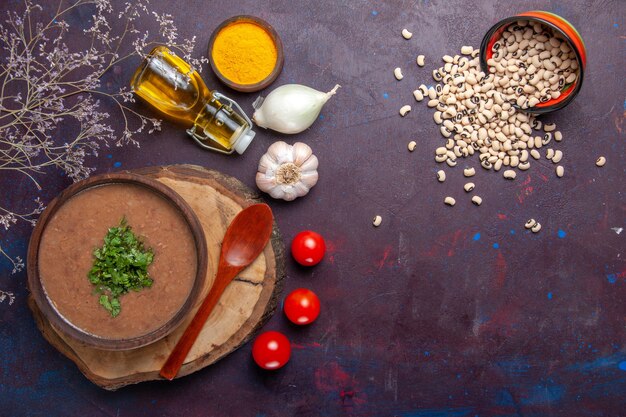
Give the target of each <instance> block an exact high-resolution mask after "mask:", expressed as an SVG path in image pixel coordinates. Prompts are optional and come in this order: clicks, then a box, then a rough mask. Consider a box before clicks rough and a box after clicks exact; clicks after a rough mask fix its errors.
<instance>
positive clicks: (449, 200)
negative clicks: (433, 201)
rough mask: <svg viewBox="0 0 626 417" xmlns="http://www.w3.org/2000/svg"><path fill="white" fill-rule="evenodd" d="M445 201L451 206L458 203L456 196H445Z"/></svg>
mask: <svg viewBox="0 0 626 417" xmlns="http://www.w3.org/2000/svg"><path fill="white" fill-rule="evenodd" d="M443 202H444V203H446V204H447V205H449V206H453V205H455V204H456V200H455V199H454V198H452V197H446V198H444V200H443Z"/></svg>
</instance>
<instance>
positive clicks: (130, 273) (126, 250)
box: [88, 217, 154, 317]
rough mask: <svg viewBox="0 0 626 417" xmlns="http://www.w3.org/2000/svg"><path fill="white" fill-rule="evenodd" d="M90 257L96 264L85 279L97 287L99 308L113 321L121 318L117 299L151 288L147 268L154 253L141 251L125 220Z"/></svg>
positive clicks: (137, 240)
mask: <svg viewBox="0 0 626 417" xmlns="http://www.w3.org/2000/svg"><path fill="white" fill-rule="evenodd" d="M93 256H94V258H95V261H94V264H93V267H92V268H91V271H89V274H88V278H89V281H90V282H91V283H92V284H93V285H95V286H96V293H98V294H100V304H101V305H102V306H103V307H104V308H106V309H107V311H108V312H109V313H111V316H112V317H115V316H117V315H118V314H120V311H121V309H122V306H121V305H120V299H119V297H120V295H122V294H126V293H127V292H129V291H130V290H134V291H140V290H141V289H142V288H145V287H150V286H152V282H153V281H152V278H150V276H148V265H150V264H151V263H152V260H153V258H154V253H153V251H152V248H148V249H145V248H144V245H143V242H142V241H141V240H139V239H138V238H137V236H135V234H134V233H133V232H132V230H131V227H130V226H129V225H128V224H127V223H126V218H125V217H123V218H122V220H120V224H119V226H118V227H112V228H110V229H109V231H108V232H107V234H106V236H105V237H104V245H102V247H101V248H98V249H95V250H94V251H93Z"/></svg>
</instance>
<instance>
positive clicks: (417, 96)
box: [413, 89, 424, 101]
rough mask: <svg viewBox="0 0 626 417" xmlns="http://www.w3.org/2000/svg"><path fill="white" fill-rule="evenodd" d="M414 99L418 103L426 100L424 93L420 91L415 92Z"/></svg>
mask: <svg viewBox="0 0 626 417" xmlns="http://www.w3.org/2000/svg"><path fill="white" fill-rule="evenodd" d="M413 97H415V100H416V101H422V100H424V94H422V92H421V91H420V90H419V89H418V90H415V91H413Z"/></svg>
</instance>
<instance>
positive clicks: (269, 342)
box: [252, 332, 291, 369]
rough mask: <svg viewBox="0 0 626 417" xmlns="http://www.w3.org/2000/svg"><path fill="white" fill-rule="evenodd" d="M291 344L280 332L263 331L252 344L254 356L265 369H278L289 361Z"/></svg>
mask: <svg viewBox="0 0 626 417" xmlns="http://www.w3.org/2000/svg"><path fill="white" fill-rule="evenodd" d="M290 356H291V344H290V343H289V339H287V337H286V336H285V335H284V334H282V333H280V332H265V333H261V334H260V335H259V336H257V338H256V339H255V340H254V344H253V345H252V357H253V358H254V361H255V362H256V363H257V365H259V366H260V367H261V368H263V369H278V368H282V367H283V366H285V364H286V363H287V362H289V357H290Z"/></svg>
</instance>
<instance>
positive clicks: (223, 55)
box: [212, 22, 278, 84]
mask: <svg viewBox="0 0 626 417" xmlns="http://www.w3.org/2000/svg"><path fill="white" fill-rule="evenodd" d="M212 57H213V62H214V63H215V66H216V67H217V69H218V71H219V72H221V73H222V75H223V76H224V77H226V78H228V79H229V80H231V81H233V82H235V83H237V84H256V83H258V82H260V81H262V80H263V79H265V78H266V77H267V76H268V75H270V73H271V72H272V70H273V69H274V67H275V66H276V61H277V59H278V53H277V50H276V45H275V44H274V41H273V40H272V38H271V37H270V35H269V33H267V31H266V30H265V29H263V28H262V27H261V26H259V25H256V24H254V23H249V22H236V23H232V24H230V25H228V26H226V27H224V28H223V29H222V30H221V31H220V32H219V33H218V34H217V36H216V37H215V41H214V42H213V51H212Z"/></svg>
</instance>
